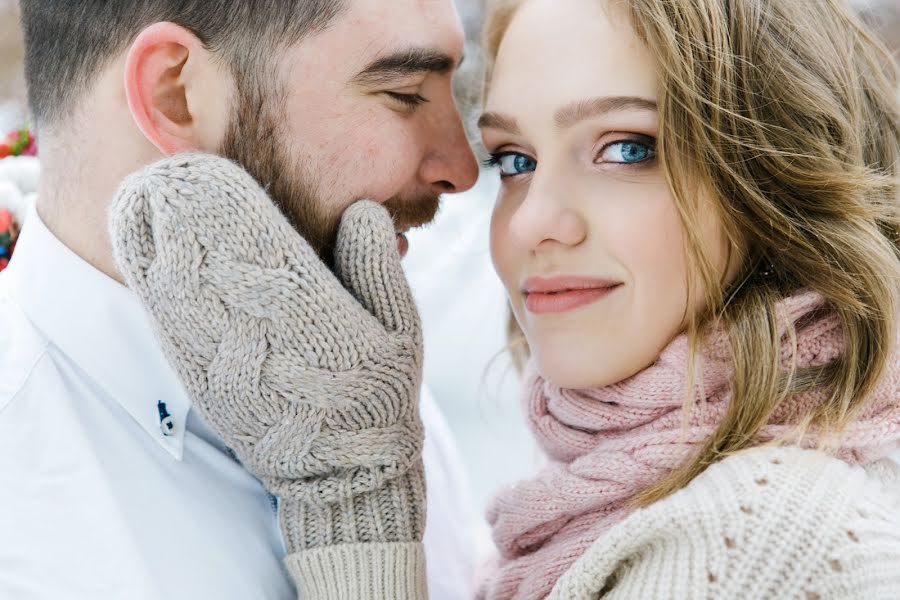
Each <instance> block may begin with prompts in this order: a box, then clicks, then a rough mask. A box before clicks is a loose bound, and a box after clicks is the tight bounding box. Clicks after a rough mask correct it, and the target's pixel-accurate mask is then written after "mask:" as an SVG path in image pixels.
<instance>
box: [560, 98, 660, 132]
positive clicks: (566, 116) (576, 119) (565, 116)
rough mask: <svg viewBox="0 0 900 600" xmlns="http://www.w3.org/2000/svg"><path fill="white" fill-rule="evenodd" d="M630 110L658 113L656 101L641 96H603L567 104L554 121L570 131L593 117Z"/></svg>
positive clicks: (561, 127)
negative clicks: (570, 128) (574, 126)
mask: <svg viewBox="0 0 900 600" xmlns="http://www.w3.org/2000/svg"><path fill="white" fill-rule="evenodd" d="M629 109H630V110H646V111H653V112H656V111H657V106H656V102H655V101H653V100H649V99H647V98H642V97H640V96H601V97H599V98H591V99H590V100H579V101H577V102H572V103H571V104H567V105H566V106H564V107H562V108H561V109H559V110H558V111H556V116H555V117H554V121H556V126H557V127H558V128H560V129H568V128H569V127H572V126H573V125H575V124H577V123H580V122H581V121H584V120H585V119H590V118H591V117H596V116H599V115H602V114H605V113H610V112H616V111H619V110H629Z"/></svg>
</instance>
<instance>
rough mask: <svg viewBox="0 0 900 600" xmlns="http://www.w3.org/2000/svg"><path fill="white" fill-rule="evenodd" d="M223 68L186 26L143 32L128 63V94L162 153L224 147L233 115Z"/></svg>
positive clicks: (135, 115)
mask: <svg viewBox="0 0 900 600" xmlns="http://www.w3.org/2000/svg"><path fill="white" fill-rule="evenodd" d="M217 70H218V66H217V65H216V64H215V62H214V61H213V60H212V57H211V56H210V53H209V51H207V50H206V49H205V48H204V47H203V44H202V42H201V41H200V40H199V38H197V36H196V35H194V34H193V33H192V32H191V31H189V30H187V29H185V28H184V27H181V26H179V25H175V24H174V23H155V24H153V25H151V26H149V27H147V28H146V29H144V30H143V31H142V32H141V33H140V34H139V35H138V37H137V39H136V40H135V41H134V44H132V46H131V48H130V49H129V50H128V55H127V58H126V61H125V93H126V96H127V98H128V107H129V109H130V111H131V115H132V117H133V118H134V121H135V123H136V124H137V126H138V128H139V129H140V130H141V132H142V133H143V134H144V136H145V137H146V138H147V139H148V140H149V141H150V142H151V143H152V144H153V145H154V146H156V147H157V148H158V149H159V150H160V152H162V153H163V154H165V155H172V154H177V153H179V152H188V151H192V150H203V151H207V152H211V151H214V150H215V149H216V148H217V147H218V139H221V136H222V135H223V134H224V128H225V125H226V119H227V114H225V113H224V106H225V105H226V102H225V101H224V100H225V98H224V97H223V96H224V90H223V89H222V81H223V79H224V78H222V77H221V76H217V75H216V73H214V71H217ZM214 96H215V97H214ZM198 109H200V110H198Z"/></svg>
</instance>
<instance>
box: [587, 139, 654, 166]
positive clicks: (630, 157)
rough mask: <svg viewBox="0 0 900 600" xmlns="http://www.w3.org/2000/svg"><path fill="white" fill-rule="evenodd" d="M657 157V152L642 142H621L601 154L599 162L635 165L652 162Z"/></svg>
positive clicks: (611, 145)
mask: <svg viewBox="0 0 900 600" xmlns="http://www.w3.org/2000/svg"><path fill="white" fill-rule="evenodd" d="M655 156H656V151H655V150H654V149H653V148H652V147H650V146H648V145H647V144H642V143H641V142H635V141H621V142H613V143H611V144H609V145H607V146H606V147H604V148H603V150H602V151H601V153H600V161H599V162H608V163H623V164H633V163H640V162H644V161H646V160H650V159H651V158H654V157H655Z"/></svg>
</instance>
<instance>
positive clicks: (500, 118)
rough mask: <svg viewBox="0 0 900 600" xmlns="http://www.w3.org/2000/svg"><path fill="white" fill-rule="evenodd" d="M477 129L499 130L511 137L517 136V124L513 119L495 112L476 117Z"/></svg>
mask: <svg viewBox="0 0 900 600" xmlns="http://www.w3.org/2000/svg"><path fill="white" fill-rule="evenodd" d="M478 128H479V129H485V128H491V129H500V130H502V131H506V132H508V133H512V134H513V135H518V134H519V124H518V123H517V122H516V120H515V119H513V118H512V117H507V116H506V115H501V114H500V113H496V112H486V113H483V114H482V115H481V116H480V117H478Z"/></svg>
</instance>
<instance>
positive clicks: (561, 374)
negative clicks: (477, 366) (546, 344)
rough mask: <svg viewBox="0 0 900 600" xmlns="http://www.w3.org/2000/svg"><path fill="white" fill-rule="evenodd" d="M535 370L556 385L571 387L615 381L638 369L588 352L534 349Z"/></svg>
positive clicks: (598, 384) (594, 385)
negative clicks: (541, 350) (628, 367)
mask: <svg viewBox="0 0 900 600" xmlns="http://www.w3.org/2000/svg"><path fill="white" fill-rule="evenodd" d="M534 357H535V362H536V365H537V369H538V373H540V375H541V377H543V378H544V379H546V380H547V381H549V382H550V383H552V384H553V385H555V386H557V387H561V388H564V389H570V390H584V389H590V388H599V387H605V386H608V385H612V384H614V383H618V382H620V381H622V380H623V379H626V378H627V377H629V376H631V375H633V374H634V373H635V372H637V370H638V369H627V368H625V366H624V365H621V364H616V361H610V360H608V359H604V358H603V357H601V356H598V355H596V354H592V353H589V352H573V351H569V352H565V353H562V352H540V351H538V352H534Z"/></svg>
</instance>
